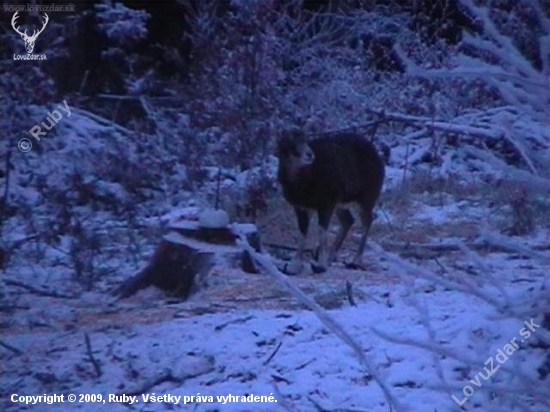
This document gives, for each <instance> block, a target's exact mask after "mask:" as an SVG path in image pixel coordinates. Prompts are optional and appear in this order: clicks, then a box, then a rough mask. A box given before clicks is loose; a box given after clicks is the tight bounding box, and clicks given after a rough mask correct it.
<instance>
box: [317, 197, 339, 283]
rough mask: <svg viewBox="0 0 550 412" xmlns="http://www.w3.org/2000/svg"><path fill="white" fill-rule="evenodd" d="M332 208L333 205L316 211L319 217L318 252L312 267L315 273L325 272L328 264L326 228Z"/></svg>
mask: <svg viewBox="0 0 550 412" xmlns="http://www.w3.org/2000/svg"><path fill="white" fill-rule="evenodd" d="M334 207H335V205H330V206H326V207H323V208H321V209H319V210H318V211H317V213H318V215H319V250H318V253H317V264H316V265H314V266H313V267H312V269H313V271H314V272H316V273H321V272H324V271H326V270H327V267H328V264H329V250H328V228H329V224H330V218H331V217H332V213H333V212H334Z"/></svg>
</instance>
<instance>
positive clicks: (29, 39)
mask: <svg viewBox="0 0 550 412" xmlns="http://www.w3.org/2000/svg"><path fill="white" fill-rule="evenodd" d="M17 13H19V12H18V11H16V12H15V14H14V15H13V18H12V19H11V26H12V27H13V29H14V30H15V31H16V32H17V33H19V34H20V35H21V37H22V38H23V41H24V42H25V49H27V53H28V54H31V53H32V51H33V50H34V42H36V39H37V37H38V35H39V34H40V33H42V32H43V31H44V28H45V27H46V25H47V24H48V21H49V18H48V15H47V14H46V13H44V23H43V25H42V28H41V29H40V30H38V31H36V30H33V33H32V36H28V35H27V30H25V32H24V33H21V32H20V31H19V27H16V26H15V20H17V17H19V16H18V15H17Z"/></svg>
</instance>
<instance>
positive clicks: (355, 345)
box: [239, 237, 406, 411]
mask: <svg viewBox="0 0 550 412" xmlns="http://www.w3.org/2000/svg"><path fill="white" fill-rule="evenodd" d="M239 243H240V246H241V247H242V248H243V249H244V250H245V251H246V252H247V253H248V254H249V255H250V256H251V257H252V259H254V260H255V261H256V262H257V263H258V264H259V265H260V266H261V267H262V268H264V269H265V271H266V273H267V274H268V275H269V276H271V277H272V278H273V279H274V280H275V281H276V282H277V283H278V284H279V285H280V286H282V287H283V288H284V289H286V291H287V292H289V293H290V294H291V295H293V296H294V297H295V298H296V299H297V300H298V301H299V302H301V303H303V304H304V305H306V306H307V307H308V308H310V309H311V310H312V311H313V313H314V314H315V315H316V316H317V318H319V320H320V321H321V323H322V324H323V325H324V326H325V327H326V328H327V329H329V330H330V331H332V332H333V333H334V334H335V335H336V336H337V337H338V338H339V339H341V340H342V341H343V342H344V343H345V344H346V345H348V346H349V347H350V348H351V349H352V350H353V352H354V354H355V355H356V356H357V358H359V360H360V362H361V363H362V364H363V366H364V367H365V368H366V370H367V373H368V374H369V375H371V376H372V378H373V379H374V381H375V382H376V383H377V384H378V385H379V386H380V388H381V389H382V392H383V393H384V396H385V398H386V400H387V401H388V404H389V405H390V408H392V410H395V411H405V410H406V409H405V408H404V407H403V406H402V405H400V403H399V401H398V400H397V399H396V398H395V397H394V396H393V394H392V393H391V391H390V389H389V387H388V385H387V384H386V382H385V381H384V380H383V379H382V377H381V376H380V375H379V374H378V372H377V370H376V367H375V366H374V364H373V362H372V361H371V360H370V359H369V357H368V356H367V355H366V354H365V351H364V349H363V348H362V346H361V344H360V343H359V342H357V341H356V340H355V338H353V337H352V336H351V335H350V334H349V333H348V332H346V330H345V329H344V328H343V326H342V325H340V324H339V323H338V322H336V321H335V320H334V319H333V318H332V317H331V316H330V315H329V314H328V313H327V312H326V311H325V310H324V309H323V308H322V307H320V306H319V305H318V304H317V303H316V302H315V301H314V300H313V299H311V298H310V297H309V296H307V295H306V294H305V293H304V292H303V291H302V290H301V289H299V288H298V287H296V286H295V285H294V284H293V283H292V282H291V281H290V280H289V279H288V277H287V276H285V275H284V274H282V273H281V272H280V271H279V270H278V269H277V267H276V266H275V264H274V263H273V261H272V260H271V257H270V256H268V255H264V254H261V253H258V252H256V251H255V250H254V249H253V248H252V247H251V246H250V245H249V244H248V241H247V240H246V239H245V238H244V237H241V238H240V242H239Z"/></svg>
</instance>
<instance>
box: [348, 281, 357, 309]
mask: <svg viewBox="0 0 550 412" xmlns="http://www.w3.org/2000/svg"><path fill="white" fill-rule="evenodd" d="M346 294H347V295H348V302H349V304H350V305H351V306H357V304H356V303H355V300H354V299H353V290H352V288H351V282H350V281H349V280H346Z"/></svg>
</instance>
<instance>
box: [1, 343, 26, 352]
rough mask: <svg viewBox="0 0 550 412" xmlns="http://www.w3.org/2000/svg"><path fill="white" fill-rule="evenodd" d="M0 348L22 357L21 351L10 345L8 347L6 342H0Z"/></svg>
mask: <svg viewBox="0 0 550 412" xmlns="http://www.w3.org/2000/svg"><path fill="white" fill-rule="evenodd" d="M0 346H2V347H3V348H6V349H8V350H10V351H12V352H13V353H15V354H16V355H22V354H23V351H22V350H19V349H17V348H15V347H13V346H11V345H8V344H7V343H6V342H4V341H2V340H0Z"/></svg>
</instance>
